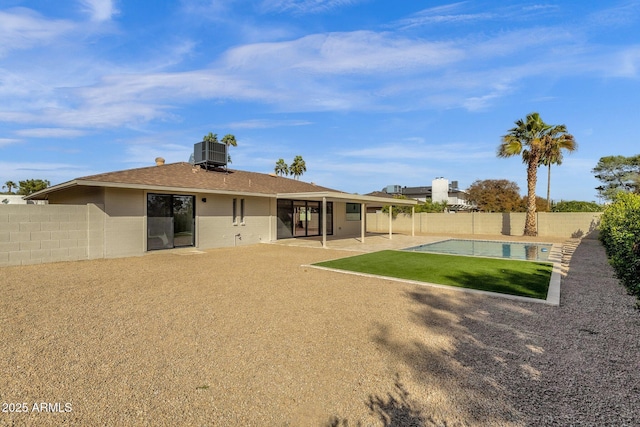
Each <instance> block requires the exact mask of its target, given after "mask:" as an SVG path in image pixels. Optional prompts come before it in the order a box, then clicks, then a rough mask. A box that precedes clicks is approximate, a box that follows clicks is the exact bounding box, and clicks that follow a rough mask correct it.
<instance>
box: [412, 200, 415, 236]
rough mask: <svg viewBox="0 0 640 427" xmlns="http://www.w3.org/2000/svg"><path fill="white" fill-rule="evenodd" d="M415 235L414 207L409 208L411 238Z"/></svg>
mask: <svg viewBox="0 0 640 427" xmlns="http://www.w3.org/2000/svg"><path fill="white" fill-rule="evenodd" d="M415 235H416V207H415V206H411V237H415Z"/></svg>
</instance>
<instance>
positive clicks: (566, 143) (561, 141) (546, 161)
mask: <svg viewBox="0 0 640 427" xmlns="http://www.w3.org/2000/svg"><path fill="white" fill-rule="evenodd" d="M576 149H577V143H576V141H575V139H574V138H573V135H571V134H570V133H567V127H566V126H565V125H557V126H553V127H552V128H551V129H549V132H548V134H547V135H546V138H545V144H544V152H543V153H542V157H541V158H540V163H541V164H543V165H545V166H547V210H549V211H551V197H550V195H551V165H561V164H562V157H563V156H562V150H566V151H568V152H570V153H571V152H573V151H575V150H576Z"/></svg>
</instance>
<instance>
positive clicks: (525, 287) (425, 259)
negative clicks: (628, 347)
mask: <svg viewBox="0 0 640 427" xmlns="http://www.w3.org/2000/svg"><path fill="white" fill-rule="evenodd" d="M314 265H317V266H322V267H328V268H335V269H338V270H347V271H355V272H359V273H367V274H375V275H379V276H387V277H395V278H400V279H408V280H416V281H420V282H428V283H437V284H441V285H449V286H458V287H462V288H470V289H479V290H482V291H491V292H499V293H503V294H511V295H519V296H524V297H530V298H539V299H546V298H547V290H548V288H549V280H550V279H551V271H552V269H553V265H552V264H549V263H542V262H530V261H516V260H504V259H494V258H476V257H467V256H455V255H440V254H431V253H417V252H402V251H391V250H387V251H380V252H374V253H369V254H364V255H357V256H353V257H348V258H342V259H337V260H333V261H325V262H319V263H317V264H314Z"/></svg>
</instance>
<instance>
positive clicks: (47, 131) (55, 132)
mask: <svg viewBox="0 0 640 427" xmlns="http://www.w3.org/2000/svg"><path fill="white" fill-rule="evenodd" d="M14 133H15V134H16V135H18V136H24V137H31V138H76V137H79V136H83V135H86V132H85V131H82V130H78V129H59V128H31V129H20V130H17V131H15V132H14Z"/></svg>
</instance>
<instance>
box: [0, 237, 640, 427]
mask: <svg viewBox="0 0 640 427" xmlns="http://www.w3.org/2000/svg"><path fill="white" fill-rule="evenodd" d="M574 246H575V245H574ZM574 249H575V252H574V253H573V258H572V260H571V264H570V268H568V275H567V276H566V277H564V278H563V283H562V297H561V298H562V299H561V306H560V307H551V306H545V305H542V304H536V303H526V302H514V301H509V300H504V299H501V298H495V297H488V296H483V295H473V294H465V293H461V292H457V291H455V290H442V289H433V288H428V287H423V286H417V285H410V284H402V283H397V282H390V281H386V280H383V279H372V278H365V277H357V276H352V275H343V274H340V273H334V272H329V271H321V270H316V269H311V268H308V267H304V265H307V264H310V263H313V262H317V261H321V260H327V259H332V258H337V257H340V256H346V255H352V254H353V253H352V252H347V251H340V250H335V249H319V248H314V247H292V246H286V245H270V244H260V245H252V246H240V247H236V248H226V249H216V250H208V251H205V252H204V253H196V252H157V253H152V254H148V255H145V256H141V257H133V258H126V259H108V260H92V261H78V262H67V263H53V264H44V265H34V266H21V267H5V268H0V338H1V340H0V403H1V404H2V408H0V409H2V412H0V425H2V426H4V425H82V426H87V425H148V426H155V425H161V426H162V425H166V426H176V425H200V426H356V425H363V426H369V425H372V426H376V425H386V426H405V425H407V426H412V425H415V426H496V425H498V426H522V425H554V424H555V425H567V424H574V425H606V424H612V425H613V424H615V425H638V424H640V416H639V415H638V406H637V402H638V401H640V369H638V368H640V339H639V338H638V337H639V336H640V313H639V312H638V311H637V310H635V309H634V303H635V301H634V299H633V298H632V297H630V296H628V295H626V294H625V292H624V289H622V287H621V286H620V285H618V283H617V281H616V280H615V279H614V278H613V273H612V272H611V269H610V267H609V266H608V264H607V262H606V259H605V256H604V252H603V250H602V247H601V246H600V244H599V243H598V242H597V241H596V240H589V239H585V240H583V241H582V243H581V244H580V245H579V246H578V247H577V248H575V247H569V248H568V249H567V252H568V253H572V252H573V250H574ZM18 410H20V412H18Z"/></svg>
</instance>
